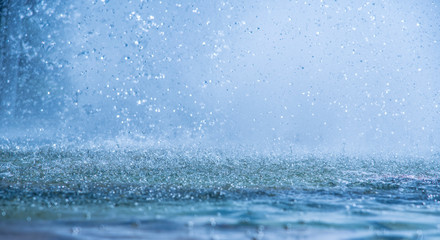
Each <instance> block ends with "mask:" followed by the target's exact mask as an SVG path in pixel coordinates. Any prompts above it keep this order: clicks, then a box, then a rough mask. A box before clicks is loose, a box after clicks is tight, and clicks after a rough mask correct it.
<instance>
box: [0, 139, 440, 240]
mask: <svg viewBox="0 0 440 240" xmlns="http://www.w3.org/2000/svg"><path fill="white" fill-rule="evenodd" d="M0 161H1V165H0V179H1V181H0V235H2V236H6V237H7V238H8V239H109V238H111V239H127V238H129V239H323V238H325V239H437V238H440V203H439V201H440V186H439V183H440V174H439V172H440V166H439V162H438V157H429V158H426V157H425V158H422V157H401V156H378V155H376V156H365V157H349V156H344V155H321V156H317V155H308V154H301V155H298V154H293V153H292V154H266V153H265V154H262V153H249V152H245V151H240V150H228V151H226V150H218V149H203V150H202V149H198V150H196V148H188V149H185V148H171V147H167V148H145V149H139V148H136V149H127V148H118V147H115V148H112V149H109V148H72V147H53V146H51V147H40V148H38V149H35V148H33V149H26V148H24V149H22V148H21V149H16V148H11V147H8V148H6V147H4V148H3V149H2V151H1V152H0Z"/></svg>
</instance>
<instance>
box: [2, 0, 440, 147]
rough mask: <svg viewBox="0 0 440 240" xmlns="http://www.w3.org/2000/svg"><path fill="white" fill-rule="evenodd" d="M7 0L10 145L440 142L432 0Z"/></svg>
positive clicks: (439, 36) (5, 101)
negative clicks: (109, 141) (117, 139)
mask: <svg viewBox="0 0 440 240" xmlns="http://www.w3.org/2000/svg"><path fill="white" fill-rule="evenodd" d="M1 6H2V9H1V10H2V11H1V12H2V18H1V19H2V22H1V27H2V29H3V31H2V34H1V37H2V41H1V42H2V46H1V49H2V54H1V57H2V61H1V62H2V73H1V74H2V75H1V77H2V81H1V84H2V85H1V109H0V114H1V116H2V124H1V128H2V132H3V134H2V135H3V139H4V140H3V142H7V141H11V140H14V139H21V140H19V141H22V140H23V139H25V141H29V140H32V139H34V140H35V142H38V141H42V139H49V141H51V142H60V141H61V142H79V143H83V142H84V141H88V140H92V141H93V139H112V138H114V137H115V136H125V137H127V136H128V137H131V138H132V139H140V140H139V141H147V140H146V139H149V141H151V142H157V141H161V142H163V141H166V142H170V144H184V143H187V142H195V143H198V142H202V143H204V144H206V145H208V146H216V145H219V144H220V143H229V144H231V145H237V144H241V145H252V146H259V147H267V146H270V147H269V148H273V147H279V148H284V149H289V150H286V151H291V149H293V150H300V151H302V150H305V149H307V150H309V151H323V152H339V153H340V152H346V153H347V152H351V153H360V152H364V153H365V152H395V153H414V152H417V153H422V152H423V153H426V152H428V153H430V152H434V153H435V152H438V151H439V149H438V147H439V146H440V143H439V138H438V136H440V132H439V126H440V124H439V122H438V119H440V118H439V113H440V112H439V107H438V105H439V101H440V99H439V94H438V93H439V89H440V86H439V82H440V81H438V76H437V72H438V71H439V70H440V66H439V64H438V61H437V59H438V58H439V57H440V56H439V55H440V52H439V50H438V49H439V44H440V43H439V41H440V32H439V31H438V29H436V28H435V26H436V25H435V22H436V21H437V19H438V18H439V15H438V11H437V9H438V6H437V4H436V3H434V2H430V1H423V2H420V3H417V4H412V3H401V2H388V1H387V2H385V1H378V2H366V3H358V2H354V1H337V2H326V1H321V2H314V3H312V2H310V3H308V2H298V1H293V2H292V1H281V0H280V1H273V2H270V3H267V2H262V1H257V2H255V1H253V2H246V3H232V2H227V1H220V2H215V3H205V2H202V1H193V2H186V3H180V2H176V1H167V2H147V1H131V2H128V3H120V2H117V1H78V2H75V3H65V2H63V1H51V2H46V1H36V2H29V3H25V2H13V1H4V2H2V5H1ZM26 139H27V140H26Z"/></svg>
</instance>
